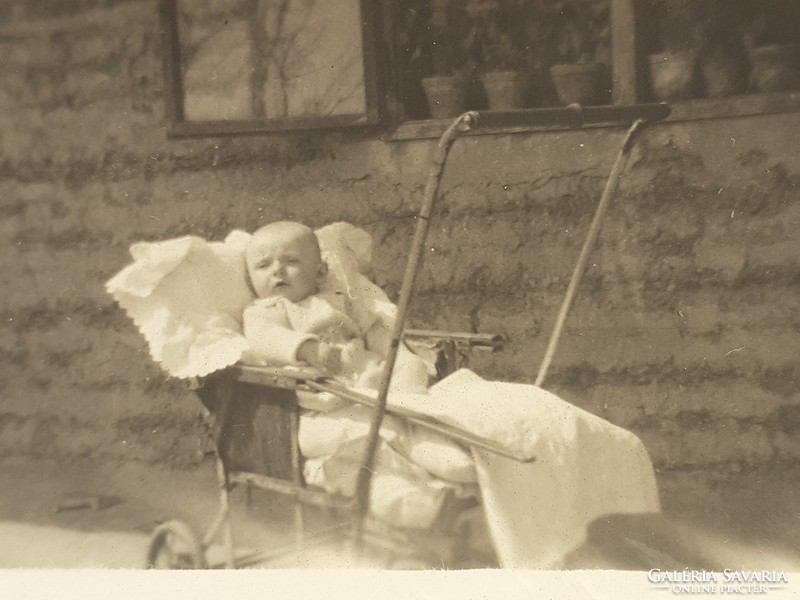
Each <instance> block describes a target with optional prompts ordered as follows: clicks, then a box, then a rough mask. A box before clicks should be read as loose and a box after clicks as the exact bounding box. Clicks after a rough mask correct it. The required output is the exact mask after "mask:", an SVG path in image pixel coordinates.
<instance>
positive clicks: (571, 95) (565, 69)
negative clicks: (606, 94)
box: [550, 63, 603, 105]
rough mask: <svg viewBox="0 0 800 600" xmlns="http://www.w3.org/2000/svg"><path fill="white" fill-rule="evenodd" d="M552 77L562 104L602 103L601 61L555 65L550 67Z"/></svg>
mask: <svg viewBox="0 0 800 600" xmlns="http://www.w3.org/2000/svg"><path fill="white" fill-rule="evenodd" d="M550 77H551V79H552V80H553V86H555V88H556V93H557V94H558V99H559V101H560V102H561V103H562V104H564V105H569V104H576V103H577V104H587V105H590V104H599V103H600V92H601V89H602V82H603V65H602V64H601V63H589V64H578V63H575V64H564V65H553V66H552V67H550Z"/></svg>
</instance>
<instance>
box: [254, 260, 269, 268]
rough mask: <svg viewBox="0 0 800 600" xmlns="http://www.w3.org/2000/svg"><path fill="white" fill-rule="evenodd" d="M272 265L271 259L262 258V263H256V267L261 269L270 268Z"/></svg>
mask: <svg viewBox="0 0 800 600" xmlns="http://www.w3.org/2000/svg"><path fill="white" fill-rule="evenodd" d="M271 266H272V261H271V260H262V261H261V262H260V263H258V264H257V265H256V267H257V268H259V269H268V268H269V267H271Z"/></svg>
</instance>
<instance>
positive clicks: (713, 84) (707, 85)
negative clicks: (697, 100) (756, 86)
mask: <svg viewBox="0 0 800 600" xmlns="http://www.w3.org/2000/svg"><path fill="white" fill-rule="evenodd" d="M700 67H701V73H702V75H703V87H704V89H705V95H706V96H707V97H708V98H724V97H725V96H735V95H737V94H743V93H744V92H745V91H746V89H747V64H746V61H745V60H743V57H742V59H739V58H737V57H734V56H726V55H723V54H717V55H714V56H706V57H705V58H703V59H702V60H701V65H700Z"/></svg>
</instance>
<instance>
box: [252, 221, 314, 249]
mask: <svg viewBox="0 0 800 600" xmlns="http://www.w3.org/2000/svg"><path fill="white" fill-rule="evenodd" d="M291 229H295V230H296V231H297V233H298V235H303V236H307V237H308V239H309V240H310V241H311V243H312V244H313V245H314V250H315V251H316V252H317V254H319V255H320V256H321V255H322V249H321V248H320V245H319V240H318V239H317V234H316V233H314V230H313V229H311V227H309V226H308V225H304V224H303V223H299V222H297V221H273V222H272V223H267V224H266V225H264V226H263V227H259V228H258V229H256V231H255V233H253V236H252V238H251V239H250V244H253V243H254V242H255V241H256V240H257V239H258V238H260V237H264V236H265V235H269V234H270V233H273V232H277V231H281V232H283V231H286V230H291Z"/></svg>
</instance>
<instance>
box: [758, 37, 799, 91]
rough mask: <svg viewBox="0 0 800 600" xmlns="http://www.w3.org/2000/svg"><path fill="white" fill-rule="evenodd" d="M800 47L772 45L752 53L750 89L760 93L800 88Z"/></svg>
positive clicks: (795, 45)
mask: <svg viewBox="0 0 800 600" xmlns="http://www.w3.org/2000/svg"><path fill="white" fill-rule="evenodd" d="M798 56H800V46H798V45H797V44H772V45H769V46H761V47H757V48H753V49H752V50H751V51H750V65H751V68H750V87H751V88H752V89H753V90H755V91H758V92H782V91H785V90H795V89H797V88H799V87H800V70H799V67H800V60H798Z"/></svg>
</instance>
